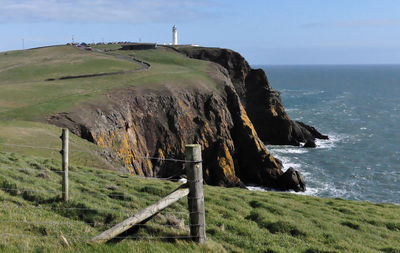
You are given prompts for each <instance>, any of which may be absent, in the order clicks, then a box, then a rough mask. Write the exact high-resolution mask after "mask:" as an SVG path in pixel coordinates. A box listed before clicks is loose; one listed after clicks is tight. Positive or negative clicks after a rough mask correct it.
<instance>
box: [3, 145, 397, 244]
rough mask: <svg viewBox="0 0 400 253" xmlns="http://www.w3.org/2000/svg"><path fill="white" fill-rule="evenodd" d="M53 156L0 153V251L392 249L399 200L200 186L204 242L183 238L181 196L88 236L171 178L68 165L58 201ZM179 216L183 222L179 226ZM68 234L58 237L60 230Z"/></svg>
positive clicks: (161, 191) (166, 186)
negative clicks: (141, 217)
mask: <svg viewBox="0 0 400 253" xmlns="http://www.w3.org/2000/svg"><path fill="white" fill-rule="evenodd" d="M60 167H61V165H60V162H59V159H58V160H54V159H50V158H49V159H45V158H38V157H34V156H25V155H21V154H17V153H9V152H0V188H2V190H0V206H2V208H1V209H0V223H1V225H0V227H1V231H0V237H1V238H2V240H1V241H0V251H4V252H10V251H26V250H32V251H36V252H37V251H41V252H43V251H44V252H54V251H73V252H77V251H79V252H98V251H100V252H131V251H134V252H182V251H186V252H198V251H209V252H225V251H226V252H399V250H400V222H399V221H400V207H399V206H396V205H391V204H374V203H368V202H355V201H347V200H342V199H322V198H314V197H308V196H301V195H295V194H289V193H276V192H268V193H266V192H251V191H247V190H243V189H237V188H231V189H228V188H221V187H211V186H205V206H206V224H207V237H208V241H207V244H206V245H204V246H201V245H198V244H196V243H192V242H190V241H187V240H185V239H179V238H180V237H185V236H188V227H187V225H188V213H187V203H186V201H187V200H186V198H184V199H182V200H180V201H179V202H178V203H175V204H173V205H172V206H170V207H168V208H167V209H165V210H164V211H163V212H161V215H158V216H156V217H155V218H153V219H152V220H151V221H149V222H148V223H146V225H143V226H139V228H138V229H136V230H135V231H132V232H131V233H129V234H127V235H124V236H126V237H128V238H127V239H122V240H120V241H113V242H111V243H107V244H105V245H99V246H91V245H88V244H87V243H86V241H87V240H89V239H90V238H92V237H93V236H95V235H98V234H99V233H100V232H102V231H104V230H105V229H107V228H109V227H110V226H112V225H113V224H115V223H118V222H120V221H122V220H123V219H124V218H127V217H128V216H129V215H132V214H134V213H135V212H136V211H138V210H140V209H141V208H143V207H145V206H147V205H149V204H152V203H153V202H155V201H157V200H158V199H160V196H165V195H167V194H168V193H169V192H171V191H172V190H173V189H175V188H177V187H178V186H179V184H177V183H173V182H169V181H165V180H157V179H142V178H137V177H132V176H130V177H126V176H125V175H119V174H118V173H116V172H113V171H107V170H102V169H94V168H90V167H85V166H79V165H74V166H71V168H70V170H71V172H70V196H71V200H70V201H69V202H67V203H63V202H61V201H60V196H61V185H60V181H61V175H60V173H59V172H60ZM176 220H182V221H183V222H184V226H182V225H180V226H179V225H177V223H176ZM61 236H63V237H65V238H66V239H67V241H68V244H69V245H68V246H67V245H65V243H63V239H62V237H61Z"/></svg>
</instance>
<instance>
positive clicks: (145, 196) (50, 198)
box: [0, 143, 204, 241]
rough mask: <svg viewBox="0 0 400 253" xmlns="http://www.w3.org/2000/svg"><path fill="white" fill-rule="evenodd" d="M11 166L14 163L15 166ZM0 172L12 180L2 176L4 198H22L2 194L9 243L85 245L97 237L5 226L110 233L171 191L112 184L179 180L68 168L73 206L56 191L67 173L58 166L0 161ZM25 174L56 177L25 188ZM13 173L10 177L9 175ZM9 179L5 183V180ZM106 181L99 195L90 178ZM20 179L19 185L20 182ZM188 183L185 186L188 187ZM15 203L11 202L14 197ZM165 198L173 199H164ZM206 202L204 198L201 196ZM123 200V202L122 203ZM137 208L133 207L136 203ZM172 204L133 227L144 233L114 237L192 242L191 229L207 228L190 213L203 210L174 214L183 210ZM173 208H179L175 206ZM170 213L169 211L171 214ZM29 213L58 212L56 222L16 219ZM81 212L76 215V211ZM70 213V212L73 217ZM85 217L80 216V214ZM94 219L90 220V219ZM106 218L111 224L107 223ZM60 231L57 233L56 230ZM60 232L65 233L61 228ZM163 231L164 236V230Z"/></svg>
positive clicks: (0, 219)
mask: <svg viewBox="0 0 400 253" xmlns="http://www.w3.org/2000/svg"><path fill="white" fill-rule="evenodd" d="M0 146H4V147H14V148H23V149H26V148H29V149H41V150H50V151H57V152H59V151H60V148H55V147H47V146H34V145H23V144H13V143H0ZM70 152H72V153H79V152H80V153H89V154H93V153H96V152H94V151H89V150H82V149H71V150H70ZM135 158H136V159H147V160H156V161H168V162H176V163H186V164H191V163H192V164H197V163H201V162H202V161H193V160H185V159H175V158H165V157H151V156H136V157H135ZM11 165H12V163H11ZM0 171H1V172H8V173H10V172H12V173H11V174H13V175H14V176H13V177H7V174H6V173H2V175H3V176H2V177H0V191H2V192H3V194H9V195H11V196H13V197H17V198H18V197H19V198H18V200H15V199H13V200H12V201H7V200H6V199H9V198H2V197H1V196H0V210H3V212H2V213H0V227H3V228H5V229H3V230H2V232H0V238H2V239H3V240H7V238H19V237H33V238H44V237H46V238H47V237H54V238H60V236H63V237H66V238H70V239H74V240H84V241H87V240H89V239H91V238H93V235H90V236H88V235H84V236H83V235H81V234H74V233H68V234H67V233H65V231H64V232H58V233H56V234H49V233H47V232H46V233H45V234H43V235H34V234H30V233H13V232H12V231H13V229H10V230H11V231H7V228H11V227H15V226H17V225H18V226H27V227H29V226H31V225H35V226H40V227H45V228H51V227H53V228H54V227H60V226H67V227H73V226H82V224H83V225H84V226H89V227H90V229H92V230H93V229H94V230H95V232H94V234H96V233H98V232H101V229H106V228H110V227H113V226H115V225H117V224H119V222H120V221H122V220H124V219H126V218H128V217H130V216H132V215H134V214H135V213H136V212H137V211H138V210H139V209H140V206H143V205H136V204H137V203H138V202H139V203H140V201H142V200H146V201H147V202H149V201H150V202H154V201H157V199H160V198H161V197H163V196H162V195H166V194H167V193H168V191H165V190H159V189H158V190H157V188H156V190H154V188H152V185H149V187H147V186H146V183H144V184H143V187H142V188H141V189H139V191H138V190H137V189H136V191H135V192H133V191H129V190H126V189H124V190H121V187H118V186H113V185H112V183H113V182H114V181H116V180H118V181H124V180H127V181H126V182H125V184H121V185H129V183H132V182H133V181H130V180H131V179H151V180H170V181H173V178H174V177H175V176H170V177H164V178H161V177H147V176H141V175H135V174H133V173H118V172H115V171H106V170H96V169H90V170H89V169H85V170H84V169H79V170H78V169H76V168H70V169H69V171H68V173H69V174H70V180H71V182H72V185H71V186H72V187H71V192H70V194H71V196H72V199H73V200H72V202H71V203H74V201H75V199H74V196H76V197H78V198H80V201H78V202H77V203H78V204H76V203H74V205H69V204H71V203H70V202H67V203H62V202H61V201H60V195H62V194H63V191H62V190H57V188H59V189H60V188H61V187H60V185H59V183H57V182H55V181H58V180H59V179H61V178H62V176H63V173H64V171H63V170H61V169H58V168H55V166H50V165H49V166H47V165H36V166H30V167H28V166H10V164H7V165H4V163H3V164H2V163H1V161H0ZM15 172H18V173H22V174H24V175H23V176H26V177H29V176H36V177H43V179H44V180H48V177H49V176H51V177H52V176H53V175H55V176H56V177H57V178H58V179H57V178H56V179H54V178H52V180H48V181H49V182H48V184H45V185H40V186H35V185H33V184H32V185H29V184H25V183H24V182H23V181H24V180H25V178H24V177H23V176H16V175H19V174H18V173H17V174H15ZM11 174H8V176H10V175H11ZM2 178H3V179H5V180H3V181H1V179H2ZM82 178H85V180H84V181H85V182H84V183H86V184H89V185H82V182H81V181H82ZM99 178H100V179H102V180H104V181H107V182H109V183H110V185H111V186H110V187H108V188H107V185H105V188H104V189H102V192H99V191H95V190H94V189H92V188H91V185H90V182H91V180H98V179H99ZM18 179H19V180H21V182H19V181H18ZM185 181H186V182H188V183H192V182H193V183H199V182H200V183H202V180H185ZM186 182H184V183H186ZM87 198H92V199H93V198H95V200H96V201H103V204H102V205H99V204H98V203H96V204H97V205H96V206H95V204H92V205H93V206H90V205H89V204H88V205H86V204H84V203H85V201H84V200H85V199H87ZM10 199H11V198H10ZM163 199H164V200H169V199H171V200H172V199H174V198H168V197H164V198H163ZM197 199H200V198H199V197H193V196H191V197H188V201H190V200H197ZM201 199H202V200H203V201H204V197H201ZM121 201H123V203H121ZM132 203H133V205H130V204H132ZM175 205H176V204H174V205H173V206H172V208H168V209H164V210H162V211H161V212H159V215H161V218H159V219H158V220H156V221H151V222H149V223H147V224H141V223H139V224H136V225H135V227H136V228H139V229H141V230H142V231H143V230H145V231H144V232H142V233H140V234H139V235H137V236H132V235H131V234H127V235H125V234H124V235H121V236H117V237H114V239H141V240H170V239H173V240H177V239H193V238H195V236H191V235H190V233H189V231H190V228H191V227H199V226H200V227H201V226H204V224H202V223H199V224H190V223H189V217H190V216H191V215H192V214H199V213H204V211H203V212H199V211H188V210H187V209H186V210H184V211H180V210H176V209H182V204H178V206H175ZM174 206H175V207H174ZM170 209H171V210H170ZM27 210H45V211H46V212H54V213H55V214H57V216H56V217H57V219H58V220H53V219H51V218H46V219H45V220H40V219H41V218H40V217H36V219H35V216H33V218H32V219H26V217H25V218H24V219H22V220H21V219H20V217H18V216H16V213H18V212H20V213H24V212H26V211H27ZM76 212H78V215H76V214H75V213H76ZM69 213H72V214H71V215H69ZM110 214H111V217H112V218H109V219H108V218H107V217H103V216H107V215H110ZM79 215H81V216H79ZM89 216H90V217H89ZM60 219H69V220H66V221H60ZM107 219H108V220H107ZM152 226H154V227H157V228H160V227H161V228H162V229H161V230H160V229H158V231H159V232H158V233H157V234H151V233H150V231H152V229H149V231H146V228H150V227H152ZM55 230H57V229H55ZM58 231H61V230H58ZM160 231H161V232H160Z"/></svg>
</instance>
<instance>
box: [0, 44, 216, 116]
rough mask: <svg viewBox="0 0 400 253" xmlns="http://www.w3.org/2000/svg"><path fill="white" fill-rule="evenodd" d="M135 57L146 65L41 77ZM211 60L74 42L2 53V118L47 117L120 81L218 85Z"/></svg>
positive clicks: (125, 63) (100, 96)
mask: <svg viewBox="0 0 400 253" xmlns="http://www.w3.org/2000/svg"><path fill="white" fill-rule="evenodd" d="M115 55H123V56H128V57H135V58H136V59H139V60H143V61H146V62H148V63H150V64H151V68H150V69H149V70H148V71H139V72H134V73H126V74H117V75H111V76H100V77H90V78H77V79H68V80H55V81H45V80H47V79H49V78H60V77H64V76H78V75H88V74H99V73H110V72H119V71H132V70H138V69H139V68H140V65H138V64H137V63H136V62H133V61H129V60H125V59H120V58H118V57H116V56H115ZM210 69H211V67H210V63H208V62H205V61H199V60H194V59H189V58H187V57H184V56H182V55H180V54H178V53H175V52H169V51H166V50H164V49H157V50H143V51H138V52H137V53H132V52H131V51H112V52H109V53H108V54H105V53H99V52H94V51H85V50H82V49H78V48H75V47H72V46H55V47H46V48H39V49H32V50H24V51H11V52H6V53H1V54H0V89H1V92H0V120H15V119H18V120H29V121H42V122H43V121H45V120H46V118H47V117H48V116H49V115H53V114H55V113H57V112H65V111H71V110H74V109H75V108H79V106H80V105H81V104H82V103H96V102H98V101H102V100H104V98H105V97H104V95H105V94H107V93H109V92H112V91H113V90H115V89H118V88H121V87H129V86H134V87H142V88H146V89H157V90H158V89H160V88H161V87H165V86H173V87H178V88H179V87H186V88H187V87H203V88H207V89H212V90H217V84H216V82H215V81H214V80H213V79H212V78H211V77H210V76H209V75H208V71H210Z"/></svg>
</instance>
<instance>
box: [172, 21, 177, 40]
mask: <svg viewBox="0 0 400 253" xmlns="http://www.w3.org/2000/svg"><path fill="white" fill-rule="evenodd" d="M172 45H178V30H177V29H176V26H175V25H174V26H173V27H172Z"/></svg>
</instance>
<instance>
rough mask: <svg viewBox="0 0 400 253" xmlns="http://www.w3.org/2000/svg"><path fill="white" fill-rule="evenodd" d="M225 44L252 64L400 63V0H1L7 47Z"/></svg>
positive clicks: (1, 39)
mask: <svg viewBox="0 0 400 253" xmlns="http://www.w3.org/2000/svg"><path fill="white" fill-rule="evenodd" d="M174 24H175V25H176V26H177V27H178V37H179V42H180V43H195V44H199V45H203V46H214V47H225V48H231V49H234V50H236V51H238V52H240V53H241V54H242V55H243V56H244V57H245V58H246V59H247V60H248V61H249V62H250V64H385V63H387V64H399V63H400V1H399V0H263V1H261V0H248V1H243V0H240V1H238V0H230V1H228V0H197V1H196V0H169V1H165V0H141V1H136V0H133V1H127V0H114V1H105V0H31V1H28V0H0V34H1V36H0V51H6V50H15V49H21V48H22V39H24V44H25V48H31V47H38V46H45V45H53V44H65V43H67V42H70V41H71V39H72V35H74V38H75V40H76V41H80V42H93V41H94V42H101V41H103V40H104V41H106V42H108V41H138V40H139V39H140V40H141V41H143V42H157V43H160V44H162V43H169V42H171V27H172V25H174Z"/></svg>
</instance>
